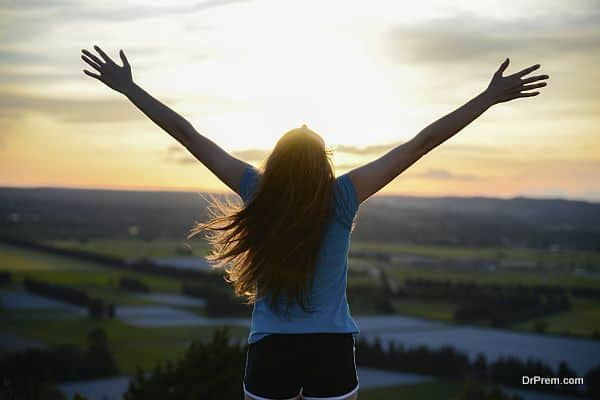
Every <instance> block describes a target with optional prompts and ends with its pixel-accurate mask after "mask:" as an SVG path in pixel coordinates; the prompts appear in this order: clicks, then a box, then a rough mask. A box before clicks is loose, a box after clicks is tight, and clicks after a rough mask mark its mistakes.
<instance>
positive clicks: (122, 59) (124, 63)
mask: <svg viewBox="0 0 600 400" xmlns="http://www.w3.org/2000/svg"><path fill="white" fill-rule="evenodd" d="M119 57H121V61H123V66H124V67H125V68H131V66H130V65H129V60H127V56H126V55H125V52H124V51H123V49H121V50H119Z"/></svg>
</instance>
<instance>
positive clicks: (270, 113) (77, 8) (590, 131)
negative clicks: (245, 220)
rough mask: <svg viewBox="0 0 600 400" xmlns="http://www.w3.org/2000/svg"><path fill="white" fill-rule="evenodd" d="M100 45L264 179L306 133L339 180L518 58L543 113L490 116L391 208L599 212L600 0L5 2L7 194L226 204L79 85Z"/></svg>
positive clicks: (153, 130)
mask: <svg viewBox="0 0 600 400" xmlns="http://www.w3.org/2000/svg"><path fill="white" fill-rule="evenodd" d="M408 4H410V6H408ZM94 44H97V45H100V46H101V47H103V48H104V49H105V50H106V51H107V52H108V53H109V54H110V55H112V56H113V57H115V58H116V59H118V50H119V49H124V50H125V52H126V53H127V56H128V58H129V60H130V62H131V65H132V68H133V74H134V79H135V81H136V82H137V83H138V84H139V85H140V86H142V87H144V88H145V89H146V90H148V91H149V92H150V93H152V94H153V95H154V96H156V97H157V98H159V99H161V100H162V101H164V102H165V103H166V104H168V105H169V106H172V107H173V108H174V109H175V110H176V111H178V112H180V113H181V114H182V115H184V116H185V117H186V118H188V119H189V120H190V121H191V122H192V123H193V124H194V126H195V127H196V128H197V129H198V131H199V132H201V133H202V134H205V135H206V136H208V137H209V138H211V139H212V140H214V141H216V142H217V143H219V144H220V145H222V146H223V147H224V148H226V149H227V150H229V151H231V152H233V153H235V154H236V155H237V156H239V157H241V158H243V159H245V160H247V161H249V162H252V163H254V164H258V163H259V162H260V160H261V159H262V158H263V157H264V156H265V155H266V154H267V152H268V151H269V149H270V148H271V147H272V146H273V145H274V143H275V141H276V140H277V139H278V138H279V137H280V136H281V135H282V134H283V133H284V132H285V131H287V130H289V129H291V128H294V127H298V126H300V125H301V124H304V123H306V124H307V125H308V127H309V128H311V129H313V130H315V131H316V132H318V133H320V134H321V135H322V136H323V138H324V139H325V141H326V142H327V144H328V145H329V146H330V147H332V148H333V149H334V150H335V157H334V161H335V163H336V165H337V167H338V169H337V173H338V174H339V173H343V172H345V171H347V170H348V169H349V168H352V167H354V166H357V165H360V164H361V163H364V162H367V161H369V160H372V159H373V158H375V157H378V156H380V155H382V154H383V153H384V152H385V151H387V150H388V149H391V148H392V147H393V146H394V145H397V144H399V143H402V142H404V141H406V140H409V139H410V138H411V137H412V136H414V135H415V134H417V133H418V132H419V131H420V130H421V129H422V128H423V127H425V126H426V125H427V124H429V123H430V122H432V121H434V120H435V119H437V118H439V117H441V116H442V115H444V114H445V113H447V112H449V111H452V110H453V109H455V108H456V107H458V106H459V105H461V104H462V103H464V102H465V101H467V100H469V99H470V98H471V97H473V96H475V95H477V94H478V93H479V92H481V91H482V90H484V89H485V87H486V86H487V85H488V83H489V80H490V78H491V76H492V74H493V73H494V71H495V70H496V69H497V68H498V66H499V64H500V63H501V62H502V61H503V59H504V58H506V57H510V59H511V65H510V66H509V68H508V70H507V73H512V72H515V71H517V70H519V69H522V68H524V67H526V66H529V65H532V64H535V63H540V64H541V65H542V69H541V71H542V72H543V73H547V74H549V75H550V81H549V84H548V87H547V88H545V89H544V91H543V92H542V94H541V95H540V96H537V97H534V98H531V99H520V100H517V101H514V102H511V103H503V104H499V105H496V106H494V107H492V108H491V109H490V110H488V112H487V113H486V114H484V115H483V116H482V117H481V118H480V119H479V120H477V121H475V122H474V123H473V124H472V125H470V126H469V127H467V128H466V129H465V130H463V131H462V132H461V133H459V134H458V135H457V136H455V137H453V138H452V139H450V140H449V141H448V142H446V143H445V144H443V145H442V146H441V147H440V148H438V149H435V150H433V151H432V152H431V153H429V154H428V155H426V156H425V157H424V158H423V159H421V160H420V161H419V162H418V163H417V164H415V165H414V166H413V167H411V168H410V169H409V170H407V171H406V172H405V173H404V174H402V175H401V176H400V177H398V178H397V179H395V180H394V181H393V182H392V183H391V184H390V185H388V186H387V187H386V189H385V190H384V191H383V193H386V194H403V195H427V196H439V195H460V196H471V195H482V196H494V197H512V196H517V195H524V196H531V197H562V198H572V199H586V200H592V201H600V131H599V126H600V2H598V1H578V0H573V1H568V2H566V1H558V0H549V1H522V2H514V1H510V2H508V1H482V0H477V1H439V2H437V1H418V2H399V1H369V2H366V1H363V2H354V1H343V2H342V1H340V2H337V1H302V2H292V1H262V0H248V1H246V0H221V1H220V0H206V1H181V0H177V1H162V2H159V1H154V2H152V1H148V0H144V1H129V2H126V1H102V2H99V1H79V0H77V1H42V0H39V1H34V0H28V1H23V0H20V1H4V0H0V59H1V63H0V186H24V187H30V186H67V187H101V188H125V189H161V190H162V189H164V190H195V191H224V190H225V189H226V188H225V186H224V185H223V184H221V183H220V182H219V181H218V180H217V179H216V178H215V177H213V176H212V175H211V173H210V172H209V171H208V170H207V169H206V168H205V167H203V166H202V165H201V164H199V163H198V162H197V161H195V160H193V159H191V158H190V156H188V155H187V154H186V153H185V151H184V150H183V148H182V147H180V146H179V145H178V144H177V142H176V141H175V140H173V139H172V138H170V137H169V136H168V134H166V133H164V132H163V131H161V130H160V128H158V127H156V126H154V125H153V123H152V122H150V121H149V120H147V119H146V117H144V116H143V114H142V113H141V112H139V111H138V110H136V109H135V108H134V107H133V106H132V105H131V104H129V103H128V101H127V99H126V98H125V97H123V96H122V95H120V94H118V93H116V92H113V91H111V90H110V89H108V88H107V87H105V86H104V85H102V84H101V83H99V82H98V81H96V80H93V79H91V78H89V77H87V76H85V75H84V74H83V73H82V70H83V69H84V68H85V67H86V66H85V64H84V62H83V61H82V60H81V59H80V51H81V49H82V48H88V49H91V48H92V47H93V45H94Z"/></svg>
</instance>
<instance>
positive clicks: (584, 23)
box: [383, 6, 600, 66]
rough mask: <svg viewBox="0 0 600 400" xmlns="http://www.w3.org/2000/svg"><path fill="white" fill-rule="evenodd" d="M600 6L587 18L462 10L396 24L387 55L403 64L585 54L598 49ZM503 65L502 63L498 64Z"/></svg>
mask: <svg viewBox="0 0 600 400" xmlns="http://www.w3.org/2000/svg"><path fill="white" fill-rule="evenodd" d="M599 20H600V8H598V7H594V6H592V7H589V11H588V12H587V13H583V14H576V15H564V14H558V13H556V14H554V15H549V16H547V17H544V18H540V17H539V16H536V15H532V16H528V15H525V16H523V17H520V18H514V19H499V18H491V17H483V16H481V15H476V14H474V13H469V12H465V11H462V12H460V13H458V14H454V15H452V16H449V17H444V18H435V19H429V20H426V21H423V22H420V23H417V24H411V25H397V26H393V27H392V28H390V29H388V30H387V31H386V32H385V33H384V37H383V39H384V43H385V44H384V47H385V49H386V51H387V53H388V54H389V55H390V56H391V57H392V58H393V59H394V60H399V61H406V60H409V61H413V62H417V63H445V64H449V63H450V64H451V63H461V64H462V63H469V65H470V66H472V63H473V61H474V60H483V61H486V60H485V56H494V57H502V56H505V55H516V54H530V53H531V52H532V47H533V48H535V54H537V55H539V54H554V55H556V54H562V55H566V54H573V53H578V54H580V55H585V54H586V52H589V54H594V53H597V52H598V50H600V25H598V21H599ZM499 61H502V60H499Z"/></svg>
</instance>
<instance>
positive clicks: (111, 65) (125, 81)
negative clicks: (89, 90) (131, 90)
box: [81, 46, 133, 93]
mask: <svg viewBox="0 0 600 400" xmlns="http://www.w3.org/2000/svg"><path fill="white" fill-rule="evenodd" d="M94 49H95V50H96V51H97V52H98V55H99V57H98V56H97V55H95V54H94V53H92V52H90V51H88V50H85V49H83V50H81V52H82V53H83V54H82V55H81V58H82V59H83V61H85V62H86V63H87V64H88V65H89V66H90V67H92V68H94V69H95V70H96V71H97V72H98V73H94V72H90V71H88V70H87V69H85V70H83V72H84V73H85V74H86V75H88V76H91V77H92V78H96V79H98V80H99V81H100V82H102V83H104V84H105V85H106V86H108V87H110V88H111V89H114V90H116V91H117V92H121V93H123V92H125V90H126V89H127V88H128V87H130V86H131V85H132V83H133V78H132V76H131V66H130V65H129V61H128V60H127V57H126V56H125V52H123V50H120V51H119V56H120V57H121V61H122V62H123V65H122V66H120V65H117V63H115V62H114V61H113V60H112V59H111V58H110V57H109V56H108V55H107V54H106V53H105V52H104V51H103V50H102V49H101V48H100V47H98V46H94Z"/></svg>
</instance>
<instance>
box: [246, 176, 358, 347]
mask: <svg viewBox="0 0 600 400" xmlns="http://www.w3.org/2000/svg"><path fill="white" fill-rule="evenodd" d="M258 178H259V173H258V171H257V170H256V169H255V168H253V167H247V168H246V169H245V170H244V173H243V176H242V181H241V184H240V195H241V197H242V200H243V201H244V204H248V202H249V201H250V200H251V199H252V195H253V193H254V189H255V187H256V184H257V182H258ZM334 204H335V207H334V212H333V214H334V215H333V217H332V218H330V221H329V225H328V227H327V231H326V233H325V237H324V239H323V240H324V242H323V246H321V249H320V252H319V254H318V258H317V267H316V270H315V276H314V281H313V282H314V283H313V286H312V291H311V293H310V294H309V296H308V298H309V300H308V301H309V305H310V307H311V308H312V309H313V313H309V312H305V311H304V310H302V307H300V305H299V304H297V303H293V304H290V311H289V314H288V315H286V314H285V313H284V312H283V311H281V312H280V313H275V312H273V311H272V309H271V308H270V307H269V304H268V299H266V298H264V297H262V298H259V299H257V300H256V302H255V304H254V309H253V311H252V326H251V329H250V335H249V336H248V343H255V342H257V341H258V340H260V339H262V338H263V337H265V336H267V335H269V334H272V333H352V334H354V335H357V334H358V333H359V329H358V326H357V325H356V323H355V322H354V320H353V319H352V317H351V316H350V308H349V307H348V300H347V299H346V283H347V273H348V249H349V247H350V234H351V231H352V224H353V222H354V217H355V215H356V213H357V211H358V207H359V204H358V200H357V196H356V190H355V189H354V186H353V185H352V181H351V180H350V177H349V176H348V175H347V174H344V175H341V176H339V177H337V178H336V180H335V203H334ZM282 309H283V308H282Z"/></svg>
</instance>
